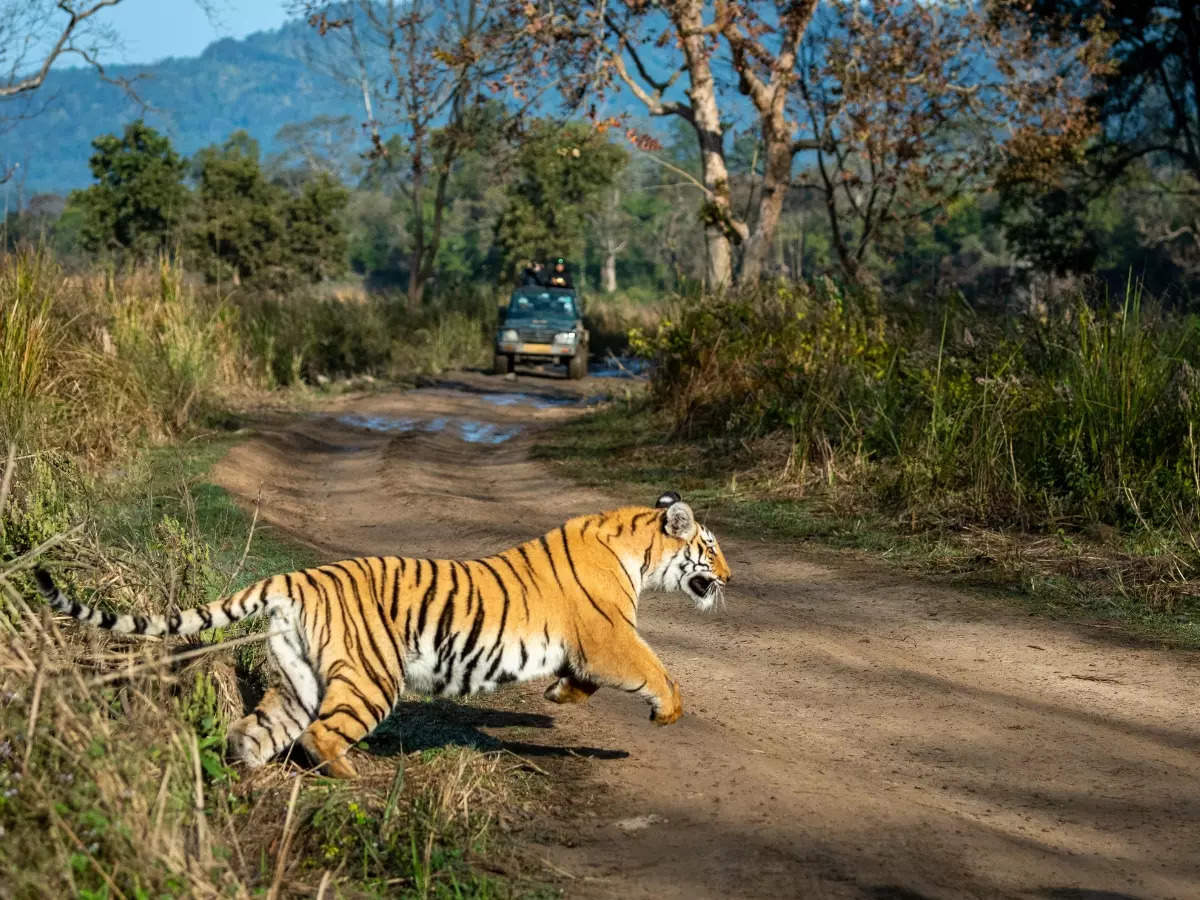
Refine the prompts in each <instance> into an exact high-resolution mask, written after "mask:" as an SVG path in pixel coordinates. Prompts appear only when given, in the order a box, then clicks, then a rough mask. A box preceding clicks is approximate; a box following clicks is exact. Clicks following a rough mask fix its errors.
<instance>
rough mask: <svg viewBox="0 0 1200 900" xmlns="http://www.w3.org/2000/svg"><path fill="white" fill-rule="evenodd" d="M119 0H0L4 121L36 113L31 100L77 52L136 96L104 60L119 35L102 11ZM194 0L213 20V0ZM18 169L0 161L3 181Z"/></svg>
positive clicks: (1, 114)
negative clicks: (108, 69)
mask: <svg viewBox="0 0 1200 900" xmlns="http://www.w3.org/2000/svg"><path fill="white" fill-rule="evenodd" d="M121 2H122V0H0V104H3V106H2V107H0V123H3V122H4V121H5V120H11V119H16V118H24V117H26V116H29V115H35V114H36V112H37V110H36V109H34V108H32V107H30V106H29V104H28V102H27V101H29V99H30V98H31V96H32V95H34V94H35V93H36V92H37V91H38V90H39V89H40V88H41V87H42V86H43V85H44V84H45V82H46V77H47V76H48V75H49V74H50V70H51V69H52V68H53V67H54V64H55V63H57V62H59V61H60V60H61V59H63V58H64V57H70V56H75V57H78V58H79V59H81V60H83V62H85V63H86V64H87V65H89V66H91V67H92V68H93V69H95V71H96V73H97V74H98V75H99V76H100V77H101V78H103V79H104V80H106V81H109V82H112V83H113V84H116V85H117V86H119V87H121V88H122V89H123V90H125V91H126V92H128V93H129V94H130V96H132V97H133V98H134V99H135V100H137V99H138V98H137V95H136V93H135V92H134V90H133V84H134V82H133V80H131V79H128V78H113V77H111V76H109V74H108V73H107V72H106V71H105V68H104V63H103V62H102V60H101V57H102V56H103V55H104V54H105V53H106V52H109V51H112V50H113V49H115V48H117V47H119V46H120V37H119V36H118V35H117V33H116V32H115V31H114V30H113V29H112V27H111V26H109V25H107V24H106V23H105V22H104V17H103V15H101V13H102V12H103V11H104V10H105V9H108V8H109V7H113V6H117V5H119V4H120V3H121ZM195 2H196V4H197V5H198V6H199V7H200V8H201V9H202V10H204V12H205V13H206V14H207V15H208V16H209V18H210V20H213V21H215V19H216V13H215V6H214V2H213V0H195ZM23 101H24V102H23ZM139 102H140V100H139ZM15 169H16V166H15V165H14V164H6V162H5V161H4V160H0V182H4V181H7V180H8V179H9V178H11V177H12V175H13V173H14V171H15Z"/></svg>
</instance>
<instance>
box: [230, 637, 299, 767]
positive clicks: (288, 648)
mask: <svg viewBox="0 0 1200 900" xmlns="http://www.w3.org/2000/svg"><path fill="white" fill-rule="evenodd" d="M287 624H289V623H288V619H287V618H286V616H281V615H272V617H271V625H272V629H273V632H274V633H273V634H272V635H271V637H270V639H269V640H268V641H267V646H268V647H269V649H270V653H271V656H272V657H273V658H274V662H275V666H276V668H277V669H278V672H277V676H278V678H279V680H280V684H279V686H278V687H276V688H273V689H271V690H269V691H267V693H266V694H265V695H263V698H262V700H261V701H259V704H258V706H256V707H255V708H254V711H253V712H252V713H250V715H248V716H246V717H245V718H243V719H241V720H240V721H238V722H237V723H236V724H234V725H233V727H231V728H230V729H229V736H228V744H229V749H230V754H231V755H232V756H233V757H234V758H235V759H239V760H241V761H243V762H245V763H246V764H247V765H248V766H250V767H251V768H257V767H258V766H261V765H263V764H264V763H265V762H267V761H268V760H269V759H271V758H272V757H274V756H276V755H278V754H279V753H282V752H283V751H284V750H286V749H287V748H288V747H290V746H291V745H292V743H293V742H294V741H295V740H296V738H298V737H299V736H300V735H301V734H302V733H303V732H304V729H306V728H307V727H308V726H309V724H310V723H311V722H312V720H313V717H314V716H315V715H316V712H317V706H318V704H319V703H320V699H321V688H320V686H319V684H318V682H317V676H316V674H315V673H314V672H313V669H312V666H311V665H310V664H309V662H308V659H307V658H306V657H305V655H304V651H303V641H302V639H301V636H300V635H299V633H298V632H297V631H296V630H294V626H293V628H288V627H286V625H287ZM280 626H284V627H280Z"/></svg>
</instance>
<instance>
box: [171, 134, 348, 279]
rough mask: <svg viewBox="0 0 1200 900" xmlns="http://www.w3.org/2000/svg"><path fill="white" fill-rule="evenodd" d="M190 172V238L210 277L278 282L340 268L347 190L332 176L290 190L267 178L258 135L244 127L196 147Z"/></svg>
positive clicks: (321, 276)
mask: <svg viewBox="0 0 1200 900" xmlns="http://www.w3.org/2000/svg"><path fill="white" fill-rule="evenodd" d="M193 172H194V176H195V179H196V206H195V214H194V216H193V219H192V222H191V224H190V229H189V244H190V246H191V248H192V252H193V253H194V254H195V256H196V258H197V259H198V261H199V262H200V264H201V266H202V267H203V268H204V270H205V272H206V273H207V274H208V276H209V277H210V278H214V279H228V280H229V281H231V282H232V283H233V284H235V285H238V284H242V283H244V282H253V283H256V284H258V285H261V286H267V287H277V288H280V287H286V286H288V285H289V284H292V283H295V282H299V281H309V282H316V281H321V280H323V279H325V278H328V277H330V276H333V275H337V274H340V273H341V272H342V271H343V270H344V268H345V257H346V237H345V226H344V223H343V219H342V213H343V211H344V209H345V207H346V203H347V201H348V199H349V195H348V193H347V191H346V189H345V188H344V187H342V185H341V184H339V183H338V182H337V181H336V180H335V179H334V178H333V177H332V176H330V175H328V174H321V175H318V176H316V177H315V178H311V179H309V180H307V181H304V182H302V183H301V185H300V187H299V191H298V193H296V194H289V193H288V191H287V190H285V189H284V188H283V187H282V186H280V185H279V184H276V183H274V182H272V181H270V180H268V179H267V176H266V173H265V172H264V171H263V168H262V166H261V165H260V163H259V151H258V143H257V142H256V141H255V140H254V139H253V138H252V137H250V135H249V134H247V133H246V132H245V131H237V132H234V134H232V135H231V136H230V137H229V139H228V140H227V141H226V142H225V143H224V144H222V145H221V146H219V147H215V146H214V147H206V148H205V149H203V150H201V151H200V152H199V153H197V154H196V157H195V159H194V161H193Z"/></svg>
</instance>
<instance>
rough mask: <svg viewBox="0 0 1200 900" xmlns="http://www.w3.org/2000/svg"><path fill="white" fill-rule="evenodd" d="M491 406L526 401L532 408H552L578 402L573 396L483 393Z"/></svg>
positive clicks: (515, 404) (517, 403) (511, 404)
mask: <svg viewBox="0 0 1200 900" xmlns="http://www.w3.org/2000/svg"><path fill="white" fill-rule="evenodd" d="M481 396H482V397H483V399H484V400H486V401H487V402H488V403H490V404H492V406H517V405H519V404H521V403H528V404H529V405H530V406H532V407H533V408H534V409H553V408H554V407H556V406H572V405H574V404H576V403H578V402H579V400H578V398H575V397H539V396H537V395H535V394H483V395H481Z"/></svg>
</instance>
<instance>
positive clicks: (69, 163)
mask: <svg viewBox="0 0 1200 900" xmlns="http://www.w3.org/2000/svg"><path fill="white" fill-rule="evenodd" d="M319 40H320V38H319V37H318V36H317V35H316V34H315V33H314V32H313V31H312V29H311V28H309V27H308V26H307V25H306V24H305V23H304V22H301V21H296V22H291V23H288V24H286V25H284V26H282V27H281V28H279V29H277V30H275V31H263V32H258V33H255V34H252V35H249V36H248V37H246V38H244V39H242V40H234V39H232V38H226V39H223V40H220V41H217V42H216V43H213V44H210V45H209V46H208V48H207V49H205V51H204V52H203V53H202V54H201V55H200V56H198V57H195V58H187V59H177V58H168V59H164V60H162V61H161V62H158V63H154V64H152V65H144V66H114V67H111V68H110V69H109V71H110V73H111V74H112V75H114V76H120V77H125V78H132V77H134V76H136V75H139V74H144V75H145V76H146V77H145V78H143V79H142V80H140V81H139V82H138V84H137V91H138V93H139V95H140V96H141V97H142V98H143V99H144V100H145V101H146V102H147V103H148V104H150V106H151V107H153V109H150V110H145V111H143V110H141V109H139V107H138V105H137V104H136V103H134V102H132V101H131V100H130V99H129V97H128V96H127V95H126V94H125V93H124V92H123V91H122V90H121V89H120V88H118V87H116V86H114V85H112V84H108V83H106V82H104V81H102V80H101V79H100V78H99V77H98V76H97V75H96V73H95V72H94V71H93V70H91V69H86V68H78V69H74V68H72V69H63V70H56V71H53V72H51V74H50V76H49V77H48V78H47V79H46V83H45V84H44V85H43V86H42V89H41V90H40V91H38V93H37V94H36V99H35V106H34V109H35V110H40V111H39V112H38V113H37V115H35V116H33V117H31V118H28V119H24V120H22V121H17V122H15V123H10V124H11V126H12V127H11V128H8V129H7V130H5V131H4V132H3V133H0V160H5V161H7V162H9V163H13V162H15V163H20V164H21V166H22V168H24V169H26V170H27V171H26V173H25V181H24V194H25V196H26V198H28V197H29V196H30V195H31V194H34V193H38V192H60V193H61V192H65V191H68V190H70V189H72V188H78V187H86V186H87V185H88V184H90V183H91V181H92V178H91V173H90V172H89V170H88V166H87V160H88V157H89V156H90V155H91V153H92V148H91V142H92V140H93V139H94V138H95V137H96V136H98V135H100V134H105V133H120V131H121V130H122V129H123V127H124V126H125V124H126V123H127V122H129V121H131V120H133V119H135V118H137V117H138V116H142V117H143V118H144V119H145V120H146V122H147V123H148V124H149V125H151V126H152V127H154V128H157V129H158V130H160V131H163V132H165V133H166V134H167V135H169V136H170V138H171V142H172V143H173V144H174V145H175V148H176V149H177V150H178V151H179V152H181V153H183V154H184V155H187V156H190V155H191V154H193V153H195V152H196V151H197V150H199V149H200V148H201V147H206V146H208V145H209V144H214V143H218V142H220V141H223V140H224V139H225V138H227V137H228V136H229V134H230V133H231V132H233V131H236V130H237V129H239V128H244V129H245V130H246V131H248V132H249V133H250V134H251V135H252V136H253V137H254V138H256V139H257V140H258V142H259V144H260V145H261V147H262V151H263V154H264V156H269V155H270V154H272V153H274V152H276V151H277V150H278V149H279V148H278V147H277V146H276V143H275V140H274V138H275V133H276V132H277V131H278V130H279V128H280V127H281V126H283V125H287V124H289V123H293V122H304V121H308V120H309V119H314V118H316V117H317V116H320V115H333V116H338V115H349V116H352V117H353V119H354V121H355V122H357V121H360V120H361V119H362V118H363V112H362V106H361V100H360V98H359V97H358V96H357V95H355V94H354V93H350V92H348V91H347V90H346V88H345V87H344V86H343V85H341V84H339V83H338V82H337V81H336V80H335V79H333V78H332V77H330V76H327V75H323V74H322V73H320V72H318V71H315V70H314V69H313V68H311V67H310V66H309V65H308V64H307V63H306V61H305V60H306V56H305V47H306V46H311V45H312V44H313V42H315V41H319Z"/></svg>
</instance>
